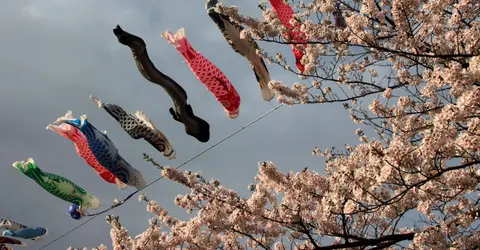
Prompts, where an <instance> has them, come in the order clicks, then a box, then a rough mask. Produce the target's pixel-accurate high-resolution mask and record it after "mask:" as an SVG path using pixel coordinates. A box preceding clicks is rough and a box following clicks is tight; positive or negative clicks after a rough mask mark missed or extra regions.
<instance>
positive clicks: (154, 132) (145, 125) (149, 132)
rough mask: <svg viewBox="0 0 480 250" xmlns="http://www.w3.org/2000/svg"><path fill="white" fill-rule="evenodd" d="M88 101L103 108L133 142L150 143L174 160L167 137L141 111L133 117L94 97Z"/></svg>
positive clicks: (120, 108) (171, 147)
mask: <svg viewBox="0 0 480 250" xmlns="http://www.w3.org/2000/svg"><path fill="white" fill-rule="evenodd" d="M90 99H91V100H92V101H93V102H94V103H95V104H97V105H98V107H99V108H103V109H104V110H105V111H107V113H108V114H110V116H112V117H113V119H115V120H116V121H117V122H118V123H119V124H120V126H121V127H122V128H123V130H125V132H127V133H128V135H130V137H132V138H133V139H135V140H138V139H140V138H143V139H144V140H145V141H147V142H148V143H150V144H151V145H152V146H153V147H154V148H155V149H156V150H158V151H159V152H161V153H163V155H164V156H165V157H166V158H167V159H169V160H172V159H175V149H173V146H172V144H170V142H169V141H168V139H167V137H166V136H165V135H164V134H163V133H162V132H161V131H160V130H158V129H157V128H156V127H155V125H154V124H153V123H152V121H150V119H149V118H148V117H147V116H146V115H145V114H144V113H143V112H141V111H137V112H136V113H135V115H132V114H129V113H127V112H126V111H125V110H124V109H123V108H122V107H120V106H119V105H116V104H112V103H104V102H102V101H101V100H100V99H98V98H97V97H95V96H92V95H90Z"/></svg>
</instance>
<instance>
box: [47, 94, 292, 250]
mask: <svg viewBox="0 0 480 250" xmlns="http://www.w3.org/2000/svg"><path fill="white" fill-rule="evenodd" d="M282 106H284V104H283V103H282V104H280V105H277V106H275V107H274V108H272V109H270V110H269V111H268V112H266V113H265V114H263V115H261V116H259V117H258V118H257V119H255V120H253V121H251V122H250V123H248V124H247V125H245V126H243V127H242V128H240V129H238V130H237V131H235V132H233V133H232V134H230V135H228V136H227V137H225V138H223V139H222V140H220V141H218V142H217V143H215V144H213V145H212V146H210V147H209V148H207V149H205V150H203V151H202V152H200V153H198V154H197V155H195V156H193V157H192V158H190V159H189V160H187V161H185V162H183V163H182V164H180V165H178V166H177V167H176V168H175V169H179V168H181V167H183V166H185V165H186V164H188V163H190V162H192V161H193V160H195V159H197V158H198V157H200V156H202V155H203V154H205V153H206V152H208V151H210V150H211V149H213V148H214V147H216V146H218V145H220V144H221V143H223V142H225V141H227V140H228V139H230V138H232V137H233V136H235V135H237V134H238V133H240V132H241V131H242V130H244V129H246V128H248V127H250V126H251V125H253V124H255V123H256V122H258V121H260V120H261V119H263V118H265V117H266V116H268V115H269V114H271V113H273V112H275V111H276V110H278V109H279V108H281V107H282ZM161 179H163V176H160V177H158V178H157V179H155V180H154V181H152V182H150V183H148V184H147V185H146V186H145V187H143V188H141V189H138V190H137V191H135V192H133V193H131V194H130V195H128V196H127V197H126V198H125V199H123V200H122V201H120V202H119V203H117V204H115V205H113V206H111V207H109V208H107V209H105V210H103V211H100V212H98V213H94V214H87V215H86V216H90V218H89V219H88V220H86V221H84V222H82V223H81V224H80V225H78V226H76V227H74V228H73V229H71V230H69V231H67V232H66V233H64V234H62V235H60V236H59V237H57V238H55V239H54V240H52V241H50V242H49V243H47V244H46V245H44V246H43V247H41V248H39V249H38V250H42V249H45V248H46V247H48V246H50V245H52V244H53V243H55V242H56V241H58V240H60V239H61V238H63V237H65V236H67V235H69V234H71V233H72V232H73V231H75V230H77V229H79V228H80V227H82V226H83V225H85V224H87V223H88V222H90V221H92V220H93V219H95V218H97V217H98V216H99V215H101V214H104V213H106V212H108V211H110V210H113V209H115V208H116V207H119V206H121V205H123V204H124V203H125V202H126V201H127V200H129V199H130V198H132V197H133V196H134V195H135V194H137V193H138V192H140V191H142V190H144V189H146V188H148V187H149V186H151V185H152V184H154V183H155V182H157V181H159V180H161Z"/></svg>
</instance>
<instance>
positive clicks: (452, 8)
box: [98, 0, 480, 250]
mask: <svg viewBox="0 0 480 250" xmlns="http://www.w3.org/2000/svg"><path fill="white" fill-rule="evenodd" d="M259 7H260V8H261V9H262V11H263V18H261V19H256V18H252V17H248V16H244V15H242V14H241V13H240V10H239V9H238V8H237V7H235V6H226V5H224V4H222V3H219V4H218V5H217V7H216V9H217V11H218V12H220V13H223V14H225V15H228V16H229V17H230V18H231V20H233V21H236V22H238V23H241V24H242V25H243V26H244V27H245V30H244V31H243V32H242V36H243V37H246V36H252V37H253V38H254V39H256V40H258V41H259V43H261V44H262V47H263V48H265V49H268V48H269V45H271V44H272V43H275V44H283V45H285V46H290V47H291V48H293V49H294V50H297V51H302V53H303V57H302V59H301V61H300V62H299V63H301V64H302V65H304V70H303V71H302V72H300V71H299V70H296V67H294V65H295V63H296V62H295V60H294V58H293V56H294V55H293V53H290V54H287V53H284V54H281V53H276V55H275V56H270V55H269V53H268V52H266V50H263V49H262V50H259V51H258V53H259V54H261V55H262V56H263V57H264V58H266V60H267V61H268V62H269V63H270V64H272V65H278V66H280V67H282V68H284V69H285V70H286V71H289V72H291V73H292V74H296V75H298V76H299V78H300V79H301V80H302V82H304V83H305V84H301V83H294V84H293V85H292V86H291V87H289V86H288V85H289V84H285V83H283V82H281V81H279V80H272V81H271V82H270V84H269V87H270V88H272V89H274V90H276V92H277V94H278V98H277V100H278V101H279V102H281V103H285V104H288V105H299V104H319V105H322V104H325V103H338V104H341V105H343V106H344V107H345V109H347V110H348V111H349V114H350V117H351V119H352V120H353V122H355V123H358V126H359V127H362V128H363V130H362V129H358V130H357V131H356V133H357V134H358V136H359V139H360V141H359V144H358V145H346V146H345V148H344V149H342V150H339V149H337V148H335V147H332V148H331V149H324V150H322V149H319V148H315V149H314V150H313V154H314V155H316V156H322V157H325V159H326V162H325V166H324V170H325V173H323V174H321V173H319V172H321V170H320V169H315V168H306V169H304V170H303V171H301V172H293V171H291V172H289V173H281V172H279V171H278V170H277V168H276V166H275V163H273V162H270V161H265V162H262V163H260V164H259V166H258V174H257V175H256V176H255V183H254V184H251V185H250V186H249V189H250V190H251V196H250V197H241V196H240V195H239V194H238V193H237V192H235V191H234V190H231V189H228V187H226V186H223V185H221V183H220V181H218V180H211V181H206V180H205V179H204V178H203V177H202V176H200V174H198V173H192V172H188V171H187V172H179V171H177V170H176V169H174V168H171V167H161V166H158V164H157V163H156V162H155V161H154V160H153V159H151V158H150V157H149V156H147V155H145V158H146V160H147V161H150V162H152V163H153V164H154V165H157V166H158V167H159V168H161V174H162V175H163V176H164V177H165V178H166V179H169V180H171V181H173V182H176V183H178V184H180V185H183V186H185V187H187V188H188V189H189V190H190V192H189V193H188V194H185V195H179V196H177V197H176V199H175V201H174V202H175V204H176V205H178V206H179V207H180V208H182V209H185V210H186V211H187V212H189V213H191V214H192V216H191V218H190V219H189V220H186V221H184V220H180V219H178V218H174V217H172V216H171V215H169V213H168V211H167V210H165V209H164V208H162V207H161V204H158V203H157V202H155V201H152V200H149V199H148V197H146V196H145V195H141V196H140V197H139V200H140V201H143V202H146V204H147V211H148V212H150V213H152V219H151V220H150V225H151V226H150V227H149V228H147V229H146V230H145V232H143V233H142V234H140V235H138V236H136V237H135V238H133V237H132V236H130V235H129V234H128V231H127V229H126V227H124V225H122V224H121V223H120V219H119V218H118V217H116V216H113V215H109V216H108V218H107V221H108V222H109V223H110V225H111V232H110V233H111V238H112V241H113V247H114V249H138V250H140V249H142V250H143V249H175V248H178V249H179V248H185V249H250V248H253V249H277V250H281V249H402V248H405V249H479V248H478V247H479V246H480V232H479V227H480V225H479V224H480V223H479V222H478V219H479V217H480V192H479V191H480V186H479V181H480V169H479V166H480V155H479V153H480V117H479V115H480V18H479V15H480V1H478V0H458V1H455V0H429V1H427V0H363V1H361V0H353V1H352V0H349V1H335V0H312V1H308V0H305V1H300V2H298V1H296V0H295V1H294V2H292V0H289V1H288V2H286V1H284V0H270V1H269V2H261V3H260V4H259ZM286 7H288V8H286ZM289 8H292V10H293V11H294V12H295V14H294V15H293V18H291V19H290V21H289V23H287V24H285V23H282V20H280V18H279V17H280V16H281V15H284V14H285V12H282V11H285V10H287V12H288V11H289ZM281 12H282V13H281ZM292 34H294V35H292ZM297 65H298V64H297ZM272 67H273V66H272ZM298 108H299V109H300V108H301V107H298ZM364 131H365V132H364ZM352 132H353V131H352ZM369 134H370V136H368V135H369ZM322 170H323V169H322ZM406 217H408V219H406ZM98 249H104V246H101V247H99V248H98Z"/></svg>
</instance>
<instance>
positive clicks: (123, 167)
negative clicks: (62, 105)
mask: <svg viewBox="0 0 480 250" xmlns="http://www.w3.org/2000/svg"><path fill="white" fill-rule="evenodd" d="M69 112H71V111H69ZM67 113H68V112H67ZM87 119H88V118H87V116H86V115H82V116H81V117H80V119H77V118H71V117H60V118H58V119H57V120H56V121H55V122H54V123H53V124H54V125H60V124H62V123H67V124H70V125H72V126H74V127H76V128H78V129H79V130H80V131H81V132H82V133H83V134H84V135H85V137H86V138H87V141H88V146H89V147H90V150H91V151H92V153H93V154H94V156H95V158H96V159H97V161H98V163H100V165H102V166H103V167H105V168H106V169H108V171H110V172H111V173H112V174H113V175H115V177H117V178H118V179H119V180H120V181H122V182H123V183H125V184H127V185H129V186H133V187H136V188H137V189H142V188H144V187H145V186H146V182H145V179H144V178H143V175H142V174H141V173H140V172H139V171H138V170H136V169H135V168H133V167H132V166H131V165H130V164H129V163H128V162H127V161H125V159H123V158H122V156H120V154H118V149H117V147H116V146H115V144H113V142H112V141H111V140H110V138H108V136H107V134H106V132H103V133H102V132H100V131H99V130H98V129H97V128H95V127H94V126H93V125H92V124H91V123H89V122H88V121H87Z"/></svg>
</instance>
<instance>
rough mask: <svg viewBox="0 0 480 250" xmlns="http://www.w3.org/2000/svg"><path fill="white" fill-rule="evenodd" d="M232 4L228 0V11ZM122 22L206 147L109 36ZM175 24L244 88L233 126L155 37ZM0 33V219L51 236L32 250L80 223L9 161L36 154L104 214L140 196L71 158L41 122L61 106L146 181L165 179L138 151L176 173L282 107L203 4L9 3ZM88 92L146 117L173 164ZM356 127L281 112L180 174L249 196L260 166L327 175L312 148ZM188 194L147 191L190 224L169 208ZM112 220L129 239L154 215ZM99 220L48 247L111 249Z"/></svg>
mask: <svg viewBox="0 0 480 250" xmlns="http://www.w3.org/2000/svg"><path fill="white" fill-rule="evenodd" d="M233 2H234V1H225V3H226V4H233ZM238 4H240V6H239V7H240V8H241V10H242V12H244V13H246V14H250V15H254V16H260V14H261V13H260V10H258V8H256V5H257V4H256V2H255V1H254V2H250V3H246V2H242V3H238ZM186 6H188V7H186ZM116 24H120V25H121V26H122V27H123V28H124V29H125V30H127V31H129V32H131V33H133V34H136V35H139V36H141V37H143V38H144V40H145V41H146V43H147V46H148V47H147V48H148V50H149V53H150V56H151V58H152V60H153V61H154V63H155V64H156V65H157V67H158V68H159V69H160V70H161V71H163V72H164V73H165V74H167V75H169V76H171V77H172V78H173V79H175V80H176V81H177V82H178V83H180V84H181V85H182V86H183V87H184V88H185V89H186V91H187V92H188V95H189V102H190V103H191V105H192V106H193V108H194V110H195V113H196V114H198V115H199V116H200V117H202V118H204V119H205V120H207V121H208V122H209V123H210V125H211V133H212V138H211V140H210V142H209V143H206V144H202V143H199V142H198V141H197V140H196V139H194V138H193V137H190V136H188V135H186V134H185V132H184V128H183V126H182V125H181V124H179V123H177V122H175V121H174V120H173V119H172V118H171V116H170V114H169V113H168V108H169V107H171V106H172V101H171V99H170V98H169V97H168V95H167V94H166V93H165V92H164V91H163V89H162V88H160V87H158V86H156V85H154V84H152V83H150V82H147V81H146V80H145V79H144V78H143V77H142V76H141V75H140V73H139V72H138V71H137V69H136V67H135V64H134V62H133V59H132V56H131V54H130V51H129V49H128V48H127V47H125V46H123V45H121V44H119V43H118V42H117V41H116V38H115V36H114V35H113V33H112V29H113V28H114V26H115V25H116ZM180 27H185V30H186V35H187V38H188V39H189V40H190V42H191V43H192V45H193V46H194V48H195V49H197V50H198V51H200V52H202V54H203V55H205V56H206V57H207V58H209V59H210V60H211V61H212V62H214V63H215V64H216V65H217V66H218V67H219V68H220V69H221V70H222V71H223V72H224V73H225V74H226V75H227V77H228V78H229V79H230V80H231V81H232V83H233V84H234V86H235V88H236V89H237V91H238V92H239V93H240V95H241V97H242V105H241V111H240V117H239V118H238V119H236V120H230V119H228V118H227V117H226V115H225V113H224V111H223V108H222V107H221V105H220V104H219V103H218V102H217V101H216V100H215V98H214V97H213V96H212V95H211V94H210V93H209V92H208V91H207V90H206V89H205V87H204V85H203V84H202V83H201V82H199V81H198V80H197V79H196V77H195V76H194V75H193V73H192V72H191V71H190V69H189V68H188V66H187V65H186V64H185V63H184V60H183V58H182V57H181V55H180V54H179V53H178V52H177V51H176V50H175V48H174V47H173V46H172V45H170V44H168V43H167V41H166V40H164V39H163V38H161V37H160V33H161V32H163V31H164V30H166V29H169V30H170V31H176V30H177V29H179V28H180ZM0 28H1V30H2V41H1V43H2V46H1V47H0V55H1V56H0V77H1V79H0V80H1V85H0V86H1V88H0V115H1V120H0V142H1V143H0V149H1V150H0V159H1V161H2V165H3V167H2V168H0V176H1V178H2V183H1V189H0V190H1V191H0V195H1V197H2V201H1V202H0V217H10V218H11V219H13V220H16V221H18V222H21V223H24V224H28V225H31V226H44V227H47V228H48V229H49V231H50V235H49V236H47V237H45V238H44V240H43V241H40V242H39V243H32V242H30V241H28V243H29V248H27V249H38V248H39V247H41V246H43V245H44V244H46V243H47V242H49V241H51V240H53V239H54V238H55V237H58V236H59V235H61V234H63V233H64V232H66V231H67V230H69V229H71V228H73V227H75V226H76V225H78V224H79V223H80V222H78V221H74V220H72V219H71V218H70V217H69V216H68V215H66V214H65V212H66V209H67V208H68V204H67V203H66V202H64V201H61V200H59V199H58V198H56V197H53V196H51V195H49V194H48V193H47V192H45V191H44V190H42V189H40V188H39V187H38V186H37V185H36V184H35V183H34V182H33V181H32V180H30V179H28V178H27V177H26V176H23V175H22V174H21V173H19V172H18V171H16V170H15V169H13V167H11V163H12V162H14V161H17V160H26V159H27V158H28V157H33V158H34V159H35V160H36V162H37V163H38V164H39V167H40V168H42V169H43V170H45V171H48V172H53V173H57V174H59V175H62V176H64V177H66V178H69V179H70V180H72V181H73V182H75V183H77V184H78V185H80V186H82V187H84V188H86V189H87V190H88V191H89V192H91V193H92V194H94V195H96V196H97V197H98V198H100V200H101V201H102V204H103V206H104V207H105V206H108V205H109V204H111V202H112V201H113V199H115V198H118V199H122V198H123V197H125V196H127V195H128V194H129V192H132V191H133V190H132V189H129V190H123V191H120V190H118V189H116V187H115V186H114V185H110V184H108V183H106V182H104V181H103V180H102V179H101V178H99V177H98V176H97V175H96V174H95V172H94V171H93V170H92V169H91V168H90V167H89V166H87V165H86V164H85V163H84V162H83V159H81V158H80V157H78V156H77V155H76V152H75V150H74V147H73V145H72V143H71V142H70V141H68V140H66V139H64V138H62V137H61V136H59V135H57V134H55V133H53V132H51V131H47V130H45V126H46V125H48V124H49V123H51V122H52V121H54V120H55V119H56V118H57V117H59V116H61V115H63V114H64V113H65V111H66V110H69V109H71V110H72V111H73V114H74V115H76V116H79V115H81V114H88V116H89V120H90V121H91V122H92V123H93V124H94V125H95V126H96V127H97V128H98V129H100V130H107V133H108V135H109V137H110V138H111V139H112V140H113V141H114V143H115V144H116V145H117V147H118V148H119V151H120V154H121V155H122V156H123V157H124V158H125V159H127V161H128V162H130V163H131V164H132V165H133V166H134V167H135V168H137V169H138V170H140V171H141V172H142V173H143V175H144V176H145V178H146V180H147V182H150V181H153V180H154V179H155V178H157V177H158V176H160V175H159V172H158V170H156V169H155V168H154V167H153V166H151V165H149V164H148V163H145V162H144V161H143V159H142V153H143V152H147V153H149V154H150V155H152V156H153V157H154V158H155V159H156V160H158V161H159V162H160V163H161V164H163V165H172V166H177V165H179V164H181V163H182V162H184V161H186V160H188V159H189V158H190V157H192V156H194V155H195V154H197V153H198V152H200V151H202V150H204V149H206V148H208V147H209V146H210V145H212V144H213V143H216V142H217V141H219V140H220V139H222V138H224V137H225V136H227V135H229V134H230V133H232V132H234V131H236V130H238V129H239V128H241V127H242V126H244V125H245V124H247V123H249V122H250V121H251V120H254V119H255V118H257V117H258V116H260V115H262V114H263V113H265V112H267V111H268V110H270V109H271V108H272V107H273V106H274V105H277V104H276V102H272V103H271V104H270V103H268V102H264V101H263V100H262V99H261V97H260V90H259V88H258V84H257V83H256V81H255V77H254V75H253V73H252V71H251V69H250V67H249V65H248V63H247V61H246V60H245V59H243V58H242V57H241V56H240V55H238V54H236V53H235V52H234V51H233V50H232V49H231V48H230V47H229V46H228V44H227V43H226V42H225V41H224V40H223V37H222V35H221V33H220V31H219V30H218V29H217V28H216V26H215V25H214V23H213V22H212V21H211V20H210V18H209V17H208V15H206V13H205V10H204V4H203V2H202V1H187V0H177V1H153V0H148V1H141V2H133V1H125V0H124V1H118V0H117V1H113V0H108V1H93V0H85V1H68V2H66V1H60V0H45V1H33V0H30V1H27V0H25V1H8V2H5V3H4V5H3V8H1V9H0ZM265 46H268V47H271V46H272V45H268V44H267V45H265ZM282 51H283V52H284V53H285V55H286V56H287V58H288V57H290V58H292V56H291V51H290V50H289V48H288V47H285V48H282ZM269 70H270V72H271V76H272V78H273V79H278V80H283V81H285V82H286V83H289V84H291V83H293V82H295V81H299V80H298V79H297V78H296V77H294V76H292V75H290V74H288V73H285V72H284V71H283V70H282V69H280V68H278V67H275V66H273V65H272V66H270V67H269ZM90 94H93V95H96V96H98V97H99V98H100V99H101V100H103V101H105V102H110V103H115V104H118V105H121V106H122V107H123V108H125V109H126V110H127V111H129V112H135V110H143V111H144V112H145V113H146V114H147V116H149V117H150V118H151V119H152V121H154V122H155V123H156V125H157V127H158V128H160V129H161V130H162V131H163V132H164V133H165V134H166V136H167V137H168V138H169V140H170V141H171V143H172V144H173V146H174V147H175V148H176V150H177V159H176V160H173V161H168V160H166V159H165V158H163V157H162V156H161V154H160V153H158V152H156V151H155V150H154V149H153V147H151V146H150V145H149V144H147V143H145V142H144V141H141V140H138V141H135V140H132V139H131V138H130V137H129V136H128V135H127V134H126V133H125V132H124V131H123V130H121V128H120V126H119V125H118V124H117V123H116V122H115V121H114V120H113V119H112V118H111V117H110V116H109V115H108V114H107V113H106V112H105V111H104V110H101V109H98V108H97V107H96V106H95V105H94V104H93V103H92V102H91V101H90V100H89V99H88V96H89V95H90ZM353 128H354V126H353V125H351V123H350V122H349V121H348V115H347V113H346V111H344V110H343V109H342V108H341V107H340V106H333V105H312V106H296V107H283V108H281V109H280V110H278V111H276V112H274V113H272V114H271V115H269V116H267V118H265V119H263V120H261V121H259V122H258V123H257V124H254V125H252V126H251V127H250V128H248V129H246V130H245V131H243V132H242V133H240V134H238V135H237V136H235V137H233V138H231V139H230V140H228V141H227V142H225V143H223V144H221V145H220V146H217V147H215V148H213V149H212V150H211V151H209V152H208V153H206V154H204V155H203V156H201V157H200V158H198V159H197V160H195V161H193V162H192V163H189V164H187V165H186V166H184V167H183V170H191V171H202V173H203V174H204V176H205V177H206V178H207V179H210V178H215V179H219V180H220V181H221V182H222V183H223V185H226V186H228V187H231V188H234V189H237V190H238V191H239V192H240V193H241V194H242V195H248V191H247V190H246V186H247V185H248V184H249V183H250V182H252V181H253V177H254V175H255V174H256V172H257V162H258V161H262V160H273V161H275V162H276V163H278V164H279V167H280V169H282V170H284V171H287V170H290V169H293V170H300V169H302V168H303V167H305V166H309V167H310V168H314V169H316V170H317V171H322V170H323V160H322V159H319V158H314V157H312V156H311V155H310V152H311V149H313V147H314V146H317V145H318V146H320V147H327V146H329V145H333V144H336V145H339V146H341V143H344V142H346V141H352V140H355V136H354V134H353ZM345 131H349V132H347V133H345ZM350 131H352V132H350ZM187 191H188V190H186V189H184V188H183V187H181V186H180V185H178V184H176V183H172V182H170V181H165V180H161V181H159V182H158V183H157V184H155V185H153V186H151V187H150V188H148V189H146V191H145V192H146V193H147V194H148V195H149V196H150V197H151V198H152V199H155V200H157V201H159V202H160V204H161V206H163V207H165V208H167V209H170V212H171V213H172V214H173V215H175V216H178V217H181V218H187V217H188V215H187V214H186V213H185V212H184V211H182V210H181V209H178V208H177V207H176V206H175V205H174V204H173V198H174V197H175V196H176V195H177V194H180V193H184V192H187ZM102 208H103V207H102ZM113 213H115V214H117V215H120V216H121V221H122V223H124V224H125V225H126V226H127V227H128V228H129V231H130V232H131V233H132V234H133V235H135V234H137V233H140V232H142V231H143V230H144V229H145V228H146V227H147V219H148V218H149V217H150V215H149V214H148V213H146V211H145V206H144V204H141V203H139V202H137V201H136V197H134V198H132V200H131V201H129V202H127V203H126V204H125V205H123V206H121V207H119V208H117V209H115V210H114V211H113ZM132 214H135V216H132ZM103 218H104V216H101V218H97V219H96V220H94V221H92V222H90V223H88V224H87V225H85V226H83V227H82V228H81V229H79V230H77V231H75V232H74V233H72V234H70V235H69V236H67V237H64V238H63V239H61V240H59V241H58V242H56V243H55V244H54V245H51V246H50V247H49V248H48V249H66V248H67V247H68V246H70V245H72V246H74V247H84V246H88V247H93V246H96V245H99V244H100V243H105V244H107V245H108V244H110V238H109V226H108V225H107V224H106V223H105V221H104V219H103ZM84 239H89V240H88V241H85V240H84Z"/></svg>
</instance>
